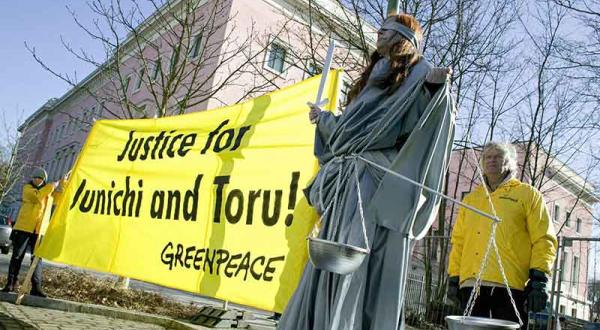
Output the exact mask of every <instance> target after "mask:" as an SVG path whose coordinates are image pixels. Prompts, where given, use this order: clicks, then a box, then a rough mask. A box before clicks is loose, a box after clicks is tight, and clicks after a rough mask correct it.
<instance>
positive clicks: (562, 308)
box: [558, 305, 565, 315]
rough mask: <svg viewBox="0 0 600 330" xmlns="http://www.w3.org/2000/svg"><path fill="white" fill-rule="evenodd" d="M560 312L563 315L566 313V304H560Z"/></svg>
mask: <svg viewBox="0 0 600 330" xmlns="http://www.w3.org/2000/svg"><path fill="white" fill-rule="evenodd" d="M558 313H559V314H563V315H564V314H565V305H560V306H559V307H558Z"/></svg>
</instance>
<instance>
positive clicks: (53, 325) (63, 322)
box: [0, 301, 166, 330]
mask: <svg viewBox="0 0 600 330" xmlns="http://www.w3.org/2000/svg"><path fill="white" fill-rule="evenodd" d="M0 327H1V328H3V329H9V330H13V329H14V330H16V329H49V330H50V329H101V330H109V329H111V330H112V329H114V330H117V329H119V330H120V329H132V330H134V329H135V330H137V329H139V330H143V329H149V330H150V329H152V330H154V329H166V328H165V327H163V326H160V325H155V324H149V323H142V322H135V321H128V320H122V319H116V318H111V317H106V316H100V315H92V314H84V313H72V312H63V311H57V310H52V309H46V308H40V307H30V306H23V305H15V304H12V303H9V302H4V301H3V302H1V303H0Z"/></svg>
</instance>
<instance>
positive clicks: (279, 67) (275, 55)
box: [267, 42, 287, 73]
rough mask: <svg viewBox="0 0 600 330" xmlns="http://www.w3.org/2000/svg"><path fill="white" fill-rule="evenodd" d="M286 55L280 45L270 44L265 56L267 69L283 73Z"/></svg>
mask: <svg viewBox="0 0 600 330" xmlns="http://www.w3.org/2000/svg"><path fill="white" fill-rule="evenodd" d="M286 53H287V51H286V50H285V47H283V46H282V45H281V44H279V43H277V42H273V43H271V47H270V48H269V52H268V54H267V67H269V68H271V69H273V70H275V71H277V72H279V73H283V69H284V64H285V56H286Z"/></svg>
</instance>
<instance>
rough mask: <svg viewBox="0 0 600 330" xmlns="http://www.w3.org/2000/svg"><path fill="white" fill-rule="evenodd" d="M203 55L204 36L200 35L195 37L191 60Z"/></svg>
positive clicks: (191, 49)
mask: <svg viewBox="0 0 600 330" xmlns="http://www.w3.org/2000/svg"><path fill="white" fill-rule="evenodd" d="M200 53H202V34H201V33H199V34H198V35H196V36H195V37H194V40H193V41H192V47H191V48H190V54H189V55H190V58H196V57H198V56H199V55H200Z"/></svg>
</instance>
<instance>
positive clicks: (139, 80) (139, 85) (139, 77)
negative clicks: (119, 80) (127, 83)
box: [134, 68, 144, 91]
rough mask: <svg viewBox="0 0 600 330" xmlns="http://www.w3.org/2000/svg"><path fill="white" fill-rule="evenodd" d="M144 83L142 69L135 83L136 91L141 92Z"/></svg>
mask: <svg viewBox="0 0 600 330" xmlns="http://www.w3.org/2000/svg"><path fill="white" fill-rule="evenodd" d="M143 82H144V69H143V68H142V69H140V71H138V80H137V82H136V83H135V89H134V90H135V91H138V90H140V88H142V83H143Z"/></svg>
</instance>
